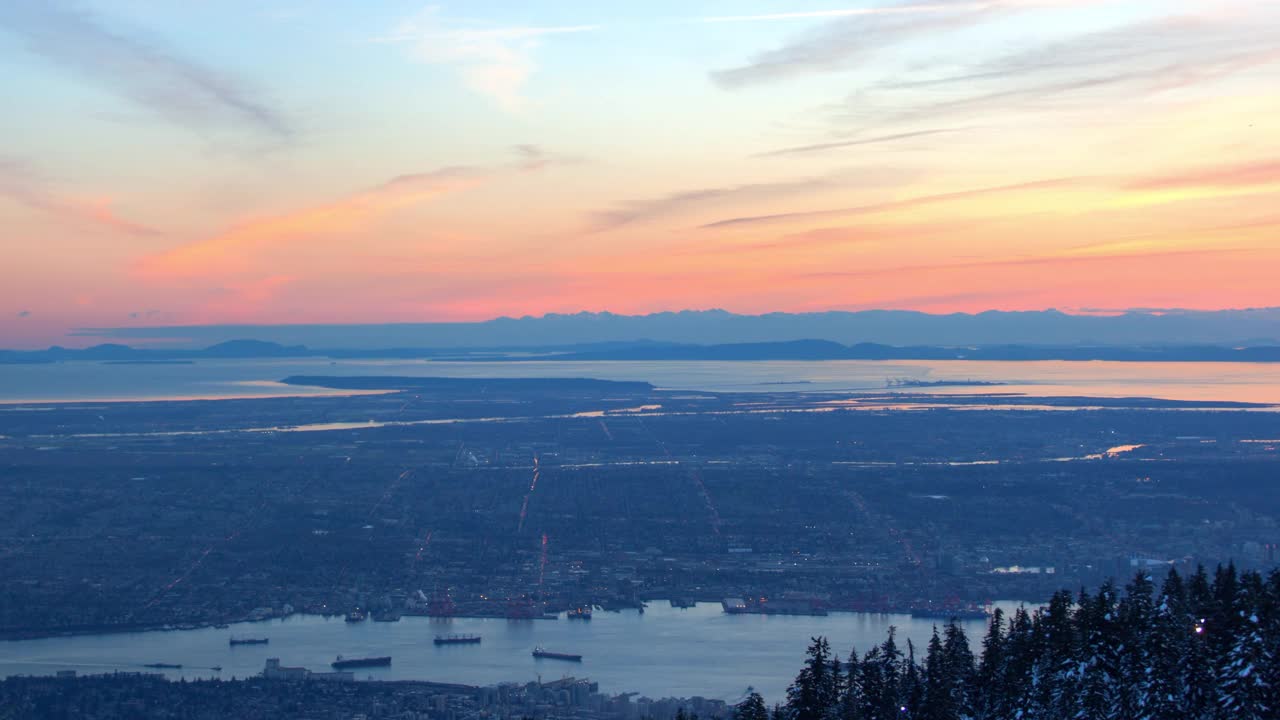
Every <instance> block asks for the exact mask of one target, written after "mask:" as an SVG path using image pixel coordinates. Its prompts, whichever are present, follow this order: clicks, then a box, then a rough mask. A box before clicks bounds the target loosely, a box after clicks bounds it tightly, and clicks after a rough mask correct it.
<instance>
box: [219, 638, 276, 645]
mask: <svg viewBox="0 0 1280 720" xmlns="http://www.w3.org/2000/svg"><path fill="white" fill-rule="evenodd" d="M269 642H271V639H270V638H231V639H230V640H228V641H227V644H228V645H266V644H267V643H269Z"/></svg>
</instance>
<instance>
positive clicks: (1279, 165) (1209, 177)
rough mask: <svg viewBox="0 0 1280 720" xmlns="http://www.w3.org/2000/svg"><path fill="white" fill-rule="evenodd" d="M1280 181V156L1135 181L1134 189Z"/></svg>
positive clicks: (1274, 182) (1132, 185)
mask: <svg viewBox="0 0 1280 720" xmlns="http://www.w3.org/2000/svg"><path fill="white" fill-rule="evenodd" d="M1276 184H1280V159H1278V160H1264V161H1260V162H1253V163H1244V164H1241V165H1226V166H1221V165H1219V166H1214V167H1202V168H1198V169H1195V170H1187V171H1183V172H1179V173H1170V174H1166V175H1163V176H1159V177H1152V178H1147V179H1144V180H1138V181H1136V182H1133V183H1131V184H1130V185H1129V186H1128V187H1129V188H1130V189H1133V190H1181V189H1185V188H1240V187H1254V186H1259V185H1276Z"/></svg>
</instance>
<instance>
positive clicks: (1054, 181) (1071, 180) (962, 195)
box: [702, 177, 1084, 229]
mask: <svg viewBox="0 0 1280 720" xmlns="http://www.w3.org/2000/svg"><path fill="white" fill-rule="evenodd" d="M1083 180H1084V179H1083V178H1078V177H1068V178H1051V179H1048V180H1035V181H1032V182H1024V183H1015V184H1012V185H997V186H994V187H985V188H977V189H974V190H960V191H957V192H950V193H939V194H935V195H920V196H917V197H913V198H907V199H905V200H894V201H892V202H884V203H875V204H871V205H856V206H852V207H845V208H835V209H831V210H806V211H799V212H789V213H775V214H773V215H747V216H743V217H734V218H727V219H725V220H717V221H715V222H712V223H707V224H706V225H703V226H702V228H704V229H721V228H732V227H742V226H748V225H761V224H768V223H776V222H786V221H792V220H812V219H817V218H826V217H841V216H852V215H869V214H873V213H880V212H886V211H890V210H907V209H910V208H914V207H921V206H925V205H933V204H937V203H943V202H949V201H953V200H966V199H970V198H975V197H981V196H984V195H998V194H1003V193H1013V192H1026V191H1033V190H1050V189H1054V188H1063V187H1069V186H1072V185H1078V184H1080V183H1081V182H1083Z"/></svg>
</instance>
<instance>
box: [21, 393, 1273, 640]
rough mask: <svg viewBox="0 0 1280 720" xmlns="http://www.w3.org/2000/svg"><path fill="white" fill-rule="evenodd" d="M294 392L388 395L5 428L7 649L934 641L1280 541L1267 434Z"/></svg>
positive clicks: (1058, 415) (1151, 414)
mask: <svg viewBox="0 0 1280 720" xmlns="http://www.w3.org/2000/svg"><path fill="white" fill-rule="evenodd" d="M293 381H294V382H302V383H310V384H326V383H327V384H330V385H334V386H345V387H360V388H362V389H383V390H392V391H391V392H386V393H383V394H370V395H360V396H354V397H312V398H290V399H270V400H223V401H217V402H201V401H185V402H184V401H175V402H157V403H112V404H83V403H71V404H62V405H56V404H55V405H10V406H5V407H3V408H0V478H3V480H0V576H3V577H4V578H5V582H4V584H3V586H0V635H3V636H4V637H7V638H21V637H37V636H45V635H56V634H73V633H89V632H103V631H112V630H123V629H140V628H155V627H183V626H200V625H213V624H222V623H229V622H234V621H239V620H245V619H255V618H267V617H278V616H282V615H287V614H290V613H323V614H329V615H338V614H346V613H349V612H353V611H360V612H363V613H368V614H370V615H371V617H372V618H373V619H375V620H378V619H382V620H394V619H396V618H398V617H400V616H402V615H405V614H419V615H438V616H450V615H456V616H464V615H475V616H496V617H503V616H506V617H536V616H540V615H541V614H543V613H547V612H556V611H563V610H566V609H572V608H578V607H588V608H589V607H592V606H595V607H597V608H603V609H605V610H609V609H618V608H624V607H638V606H641V605H642V604H643V603H645V602H646V601H648V600H652V599H670V600H675V601H676V602H693V601H694V600H710V601H715V602H723V603H724V607H725V609H726V610H727V611H734V612H762V613H819V614H820V613H827V612H835V611H842V610H868V611H897V612H905V611H908V610H915V611H917V612H920V613H937V614H938V615H939V616H940V617H946V616H947V615H949V614H952V613H967V612H974V611H981V608H982V606H983V605H985V604H986V603H987V602H988V601H990V600H993V599H1018V600H1028V601H1043V600H1047V599H1048V598H1049V597H1050V596H1051V595H1052V593H1053V592H1055V591H1056V590H1058V589H1060V588H1063V587H1081V586H1096V585H1097V584H1099V583H1101V582H1103V581H1105V580H1106V579H1108V578H1117V579H1123V578H1127V577H1129V576H1131V574H1132V573H1133V572H1134V571H1135V570H1138V569H1143V568H1148V567H1149V568H1159V569H1164V568H1168V567H1171V566H1172V567H1176V568H1179V569H1181V570H1182V571H1183V572H1184V573H1187V572H1190V571H1191V570H1192V569H1193V568H1194V566H1195V565H1196V564H1199V563H1205V564H1208V565H1210V566H1212V565H1213V564H1215V563H1218V562H1224V561H1227V560H1233V561H1234V562H1236V563H1237V564H1238V566H1239V567H1240V568H1242V569H1248V568H1267V567H1271V566H1273V565H1274V561H1275V555H1276V542H1277V541H1278V540H1280V529H1278V526H1277V520H1278V519H1280V493H1276V492H1271V491H1269V490H1268V488H1270V487H1271V485H1272V484H1273V483H1274V482H1275V480H1276V477H1277V472H1276V471H1277V469H1278V468H1280V462H1278V461H1280V454H1278V453H1277V448H1278V447H1280V414H1277V413H1274V412H1251V411H1248V410H1246V409H1242V408H1234V409H1223V408H1222V407H1220V406H1216V405H1215V406H1206V405H1197V404H1194V403H1162V402H1156V401H1139V400H1133V401H1100V400H1096V399H1073V398H1040V399H1034V400H1029V399H1027V398H1021V397H1016V396H1005V395H1001V394H999V393H998V392H994V391H995V390H998V388H971V390H973V391H975V392H981V393H984V394H981V395H975V396H958V397H942V396H933V395H928V394H924V392H923V391H920V390H914V391H913V390H911V389H905V390H899V391H895V392H885V393H879V394H872V395H849V394H832V393H796V392H790V391H789V390H791V388H779V391H777V392H766V393H752V394H736V395H735V394H715V393H688V392H683V393H680V392H669V391H661V390H655V389H654V388H652V387H650V386H648V385H647V384H644V383H605V382H598V381H556V380H542V381H485V380H449V381H446V380H424V379H416V380H410V379H395V378H391V379H386V378H380V379H362V378H356V379H351V378H344V379H338V378H332V379H324V378H310V379H307V378H298V379H294V380H293ZM979 409H981V412H979V411H977V410H979Z"/></svg>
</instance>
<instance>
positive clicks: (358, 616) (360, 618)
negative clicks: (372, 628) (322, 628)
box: [347, 610, 364, 623]
mask: <svg viewBox="0 0 1280 720" xmlns="http://www.w3.org/2000/svg"><path fill="white" fill-rule="evenodd" d="M347 622H349V623H358V622H364V613H362V612H360V611H359V610H352V611H351V612H349V613H347Z"/></svg>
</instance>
